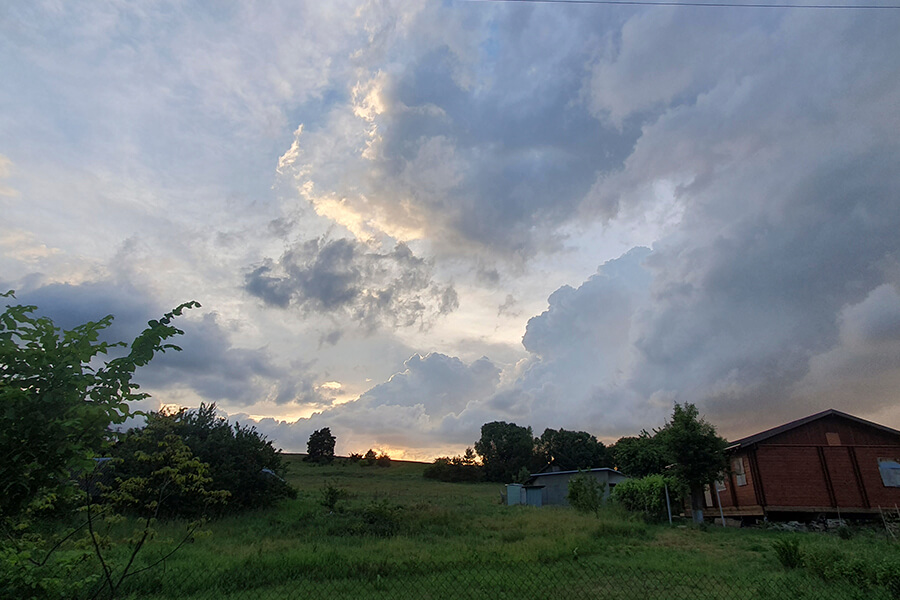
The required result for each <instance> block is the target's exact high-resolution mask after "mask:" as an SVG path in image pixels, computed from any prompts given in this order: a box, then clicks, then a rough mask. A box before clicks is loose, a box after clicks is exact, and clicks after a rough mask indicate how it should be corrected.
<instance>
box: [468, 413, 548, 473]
mask: <svg viewBox="0 0 900 600" xmlns="http://www.w3.org/2000/svg"><path fill="white" fill-rule="evenodd" d="M533 447H534V439H533V436H532V433H531V427H519V426H518V425H516V424H515V423H506V422H505V421H493V422H491V423H485V424H484V425H482V426H481V438H480V439H479V440H478V441H477V442H475V452H477V453H478V455H479V456H481V463H482V464H483V465H484V478H485V479H486V480H487V481H496V482H499V483H508V482H511V481H513V479H515V477H516V476H517V475H518V473H519V471H520V470H521V469H522V468H523V467H525V468H526V469H527V468H530V466H531V464H532V461H533Z"/></svg>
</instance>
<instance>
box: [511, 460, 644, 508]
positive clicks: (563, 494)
mask: <svg viewBox="0 0 900 600" xmlns="http://www.w3.org/2000/svg"><path fill="white" fill-rule="evenodd" d="M579 473H586V474H588V475H590V476H591V477H593V478H595V479H596V480H597V481H599V482H600V483H601V484H603V485H604V496H603V499H604V500H606V498H607V497H609V493H610V492H611V491H612V489H613V488H614V487H616V484H617V483H619V482H621V481H625V480H626V479H628V478H627V477H626V476H625V475H623V474H622V473H620V472H618V471H616V470H615V469H610V468H607V467H600V468H597V469H589V470H587V471H548V472H546V473H532V475H531V478H530V479H529V480H528V485H527V486H526V489H528V488H535V489H540V495H539V498H540V502H541V504H535V506H541V505H544V504H555V505H561V506H568V505H569V500H568V498H567V496H568V494H569V480H570V479H572V477H575V476H576V475H578V474H579ZM534 494H536V492H534ZM533 497H534V498H535V502H536V501H537V498H538V496H537V495H535V496H533ZM528 504H532V502H531V500H530V499H529V502H528Z"/></svg>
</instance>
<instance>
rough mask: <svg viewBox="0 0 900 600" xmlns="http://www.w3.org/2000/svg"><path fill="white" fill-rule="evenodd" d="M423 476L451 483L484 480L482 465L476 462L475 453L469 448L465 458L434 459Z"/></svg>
mask: <svg viewBox="0 0 900 600" xmlns="http://www.w3.org/2000/svg"><path fill="white" fill-rule="evenodd" d="M422 475H423V476H424V477H426V478H428V479H437V480H438V481H449V482H451V483H458V482H462V481H481V480H482V479H484V471H483V469H482V468H481V465H479V464H478V463H477V462H475V453H474V452H473V451H472V449H471V448H467V449H466V454H465V455H463V456H459V455H456V456H454V457H453V458H450V457H447V456H442V457H440V458H436V459H434V462H433V463H431V465H429V466H428V467H427V468H426V469H425V471H424V472H423V473H422Z"/></svg>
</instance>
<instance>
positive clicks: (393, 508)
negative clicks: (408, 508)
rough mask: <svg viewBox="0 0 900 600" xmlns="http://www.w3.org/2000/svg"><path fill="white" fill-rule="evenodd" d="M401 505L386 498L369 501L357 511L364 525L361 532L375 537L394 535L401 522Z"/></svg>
mask: <svg viewBox="0 0 900 600" xmlns="http://www.w3.org/2000/svg"><path fill="white" fill-rule="evenodd" d="M402 509H403V507H401V506H399V505H397V504H392V503H391V502H388V501H387V500H381V501H378V502H370V503H369V504H367V505H366V506H364V507H363V508H362V509H360V510H359V511H358V514H359V516H360V517H361V518H362V522H363V523H364V524H365V527H364V529H363V531H362V532H361V533H364V534H367V535H374V536H377V537H390V536H392V535H395V534H396V533H397V532H398V531H399V529H400V525H401V524H402V518H401V511H402Z"/></svg>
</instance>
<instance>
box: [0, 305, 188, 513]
mask: <svg viewBox="0 0 900 600" xmlns="http://www.w3.org/2000/svg"><path fill="white" fill-rule="evenodd" d="M4 296H6V297H13V296H12V292H9V293H7V294H4ZM195 306H199V304H198V303H196V302H188V303H185V304H182V305H180V306H178V307H176V308H175V309H174V310H172V311H171V312H169V313H166V314H165V315H164V316H163V318H161V319H160V320H159V321H150V322H149V323H148V327H147V329H145V330H144V331H143V332H142V333H141V334H140V335H139V336H137V338H135V340H134V341H133V342H132V343H131V348H130V351H129V353H128V354H127V355H125V356H122V357H119V358H116V359H113V360H110V361H108V362H105V363H104V364H102V365H99V366H98V365H97V364H96V363H97V359H98V357H100V356H102V355H105V354H107V353H108V351H109V350H110V349H112V348H115V347H120V346H125V344H123V343H113V344H111V343H108V342H99V341H98V339H99V336H100V333H101V332H102V331H103V330H104V329H105V328H107V327H109V325H110V324H111V323H112V319H113V317H112V315H108V316H106V317H104V318H102V319H100V320H99V321H96V322H88V323H85V324H83V325H79V326H78V327H75V328H74V329H71V330H68V331H61V330H60V329H59V328H58V327H56V326H55V325H54V324H53V321H52V320H51V319H49V318H48V317H35V316H34V314H33V313H34V312H35V311H36V310H37V307H36V306H24V305H16V306H9V305H8V306H7V307H6V310H5V311H4V312H3V314H2V315H0V404H2V406H3V411H2V413H0V455H2V456H3V459H4V460H3V461H2V462H0V519H3V518H15V517H18V516H23V515H25V514H26V513H30V512H32V511H34V510H37V509H38V508H39V507H43V508H47V507H49V506H54V505H58V504H59V503H60V502H61V501H62V500H64V499H66V498H69V499H71V498H72V496H73V494H74V493H75V488H74V486H73V485H72V483H71V481H70V473H72V472H73V471H74V472H78V471H81V472H84V471H90V470H91V469H93V466H94V465H93V461H92V460H91V458H92V457H94V456H99V455H101V454H102V453H103V451H104V448H105V447H106V446H107V443H108V439H109V430H108V427H109V426H110V425H116V424H121V423H123V422H124V421H125V420H126V419H127V418H128V417H129V416H131V412H130V408H129V402H131V401H133V400H140V399H142V398H145V397H146V394H143V393H139V392H138V391H137V389H138V385H137V384H136V383H133V382H132V381H131V378H132V375H133V374H134V371H135V369H137V368H138V367H141V366H144V365H146V364H147V363H148V362H149V361H150V359H151V358H153V355H154V354H155V353H157V352H165V351H166V350H168V349H172V350H179V348H178V347H177V346H174V345H172V344H167V343H164V342H165V340H167V339H168V338H170V337H173V336H175V335H178V334H181V333H182V331H181V330H179V329H177V328H176V327H174V326H173V325H172V324H171V321H172V320H173V319H174V318H175V317H176V316H179V315H181V314H182V312H183V311H184V310H185V309H187V308H192V307H195Z"/></svg>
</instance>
